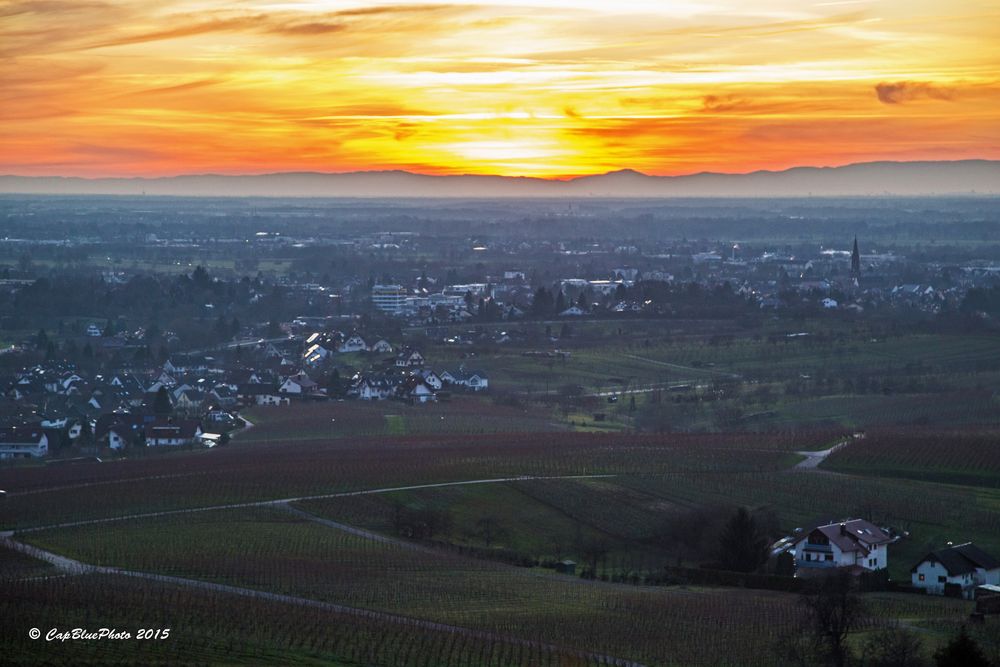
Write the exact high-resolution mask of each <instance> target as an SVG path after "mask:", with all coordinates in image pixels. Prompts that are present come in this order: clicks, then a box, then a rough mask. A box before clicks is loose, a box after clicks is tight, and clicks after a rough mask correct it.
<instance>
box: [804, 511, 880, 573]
mask: <svg viewBox="0 0 1000 667" xmlns="http://www.w3.org/2000/svg"><path fill="white" fill-rule="evenodd" d="M891 541H892V538H891V537H889V535H888V534H886V532H885V531H883V530H882V529H881V528H879V527H878V526H876V525H874V524H872V523H870V522H868V521H865V520H864V519H849V520H847V521H843V522H841V523H830V524H827V525H825V526H818V527H816V528H814V529H812V530H811V531H809V532H808V533H807V534H806V535H804V536H802V537H800V538H799V539H798V541H796V542H795V566H796V567H797V568H806V569H809V568H838V567H844V568H860V571H876V570H884V569H885V568H886V567H887V566H888V564H889V557H888V550H887V549H886V547H887V546H888V544H889V543H890V542H891Z"/></svg>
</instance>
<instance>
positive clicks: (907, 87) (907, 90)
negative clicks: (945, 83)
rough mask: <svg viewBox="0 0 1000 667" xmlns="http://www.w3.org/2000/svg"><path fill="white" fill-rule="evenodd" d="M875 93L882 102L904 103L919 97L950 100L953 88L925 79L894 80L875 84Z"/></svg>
mask: <svg viewBox="0 0 1000 667" xmlns="http://www.w3.org/2000/svg"><path fill="white" fill-rule="evenodd" d="M875 95H876V96H877V97H878V101H879V102H881V103H882V104H904V103H906V102H913V101H915V100H920V99H931V100H945V101H951V100H954V99H955V90H954V89H953V88H945V87H941V86H939V85H936V84H933V83H929V82H927V81H896V82H895V83H880V84H878V85H876V86H875Z"/></svg>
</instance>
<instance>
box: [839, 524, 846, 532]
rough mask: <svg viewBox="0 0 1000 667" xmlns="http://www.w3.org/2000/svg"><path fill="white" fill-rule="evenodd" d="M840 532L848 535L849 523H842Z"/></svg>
mask: <svg viewBox="0 0 1000 667" xmlns="http://www.w3.org/2000/svg"><path fill="white" fill-rule="evenodd" d="M840 534H841V535H847V524H846V523H842V524H840Z"/></svg>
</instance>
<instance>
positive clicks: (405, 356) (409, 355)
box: [396, 350, 424, 368]
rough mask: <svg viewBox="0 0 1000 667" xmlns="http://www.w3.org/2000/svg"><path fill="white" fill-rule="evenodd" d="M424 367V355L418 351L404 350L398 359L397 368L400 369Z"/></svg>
mask: <svg viewBox="0 0 1000 667" xmlns="http://www.w3.org/2000/svg"><path fill="white" fill-rule="evenodd" d="M423 365H424V355H422V354H420V353H419V352H417V351H416V350H404V351H403V352H400V353H399V355H398V356H397V357H396V366H397V367H400V368H419V367H421V366H423Z"/></svg>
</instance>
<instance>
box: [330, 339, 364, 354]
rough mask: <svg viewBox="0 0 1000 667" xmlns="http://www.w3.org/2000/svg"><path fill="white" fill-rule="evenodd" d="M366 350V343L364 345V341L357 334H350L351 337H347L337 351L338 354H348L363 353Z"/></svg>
mask: <svg viewBox="0 0 1000 667" xmlns="http://www.w3.org/2000/svg"><path fill="white" fill-rule="evenodd" d="M367 350H368V343H366V342H365V339H364V338H362V337H361V336H359V335H358V334H352V335H351V336H348V338H347V339H346V340H345V341H344V342H343V343H341V344H340V347H339V348H338V349H337V351H338V352H342V353H345V354H347V353H350V352H365V351H367Z"/></svg>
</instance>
